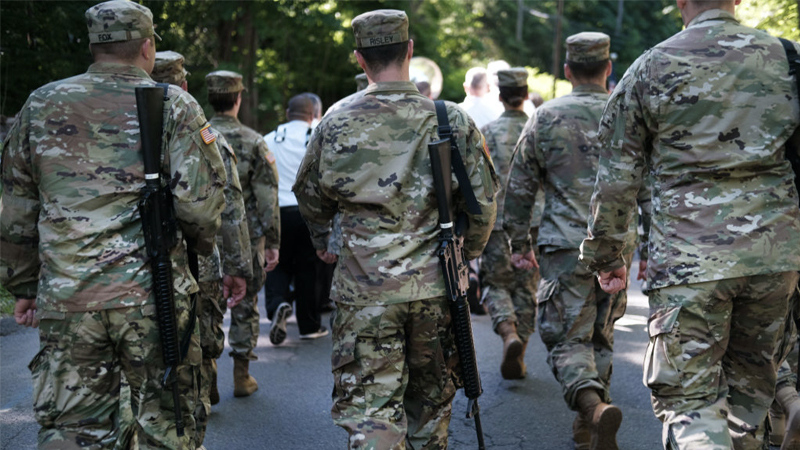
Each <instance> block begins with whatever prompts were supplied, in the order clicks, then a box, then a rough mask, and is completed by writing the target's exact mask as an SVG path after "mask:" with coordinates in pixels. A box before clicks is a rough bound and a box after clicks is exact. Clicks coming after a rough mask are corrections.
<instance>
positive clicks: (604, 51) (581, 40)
mask: <svg viewBox="0 0 800 450" xmlns="http://www.w3.org/2000/svg"><path fill="white" fill-rule="evenodd" d="M610 44H611V38H609V37H608V35H607V34H605V33H596V32H590V31H587V32H583V33H578V34H573V35H572V36H570V37H568V38H567V61H572V62H595V61H605V60H607V59H608V48H609V46H610Z"/></svg>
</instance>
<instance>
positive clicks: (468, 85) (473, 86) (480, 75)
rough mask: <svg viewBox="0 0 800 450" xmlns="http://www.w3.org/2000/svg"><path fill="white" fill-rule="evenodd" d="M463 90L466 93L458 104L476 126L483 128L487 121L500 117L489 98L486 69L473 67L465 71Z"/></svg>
mask: <svg viewBox="0 0 800 450" xmlns="http://www.w3.org/2000/svg"><path fill="white" fill-rule="evenodd" d="M464 92H466V93H467V96H466V98H464V101H463V102H461V103H459V104H458V106H460V107H462V108H464V110H465V111H467V114H469V116H470V117H472V120H473V121H475V125H476V126H477V127H478V128H483V126H484V125H486V124H487V123H489V122H491V121H493V120H496V119H497V118H498V117H500V114H499V113H497V111H495V109H494V102H495V101H496V100H497V99H496V98H495V99H494V100H493V99H491V98H489V96H488V95H487V94H489V78H488V74H487V73H486V69H484V68H483V67H473V68H472V69H469V70H468V71H467V75H466V77H464Z"/></svg>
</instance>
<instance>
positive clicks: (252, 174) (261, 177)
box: [211, 114, 281, 256]
mask: <svg viewBox="0 0 800 450" xmlns="http://www.w3.org/2000/svg"><path fill="white" fill-rule="evenodd" d="M211 125H212V126H213V127H214V129H216V130H217V131H219V132H220V133H222V135H223V136H225V139H226V140H227V141H228V142H229V143H230V144H231V147H233V151H234V152H235V153H236V159H237V160H238V162H237V163H236V169H237V171H238V172H239V182H240V183H241V185H242V193H243V194H244V206H245V210H246V211H247V227H248V228H249V229H250V240H251V241H255V240H257V239H259V238H261V237H265V238H266V248H278V247H279V246H280V243H281V217H280V213H281V212H280V208H278V169H277V167H275V156H274V155H273V154H272V153H270V151H269V148H267V144H266V142H264V138H263V137H262V136H261V135H260V134H258V133H256V132H255V131H254V130H252V129H250V128H248V127H246V126H244V125H242V123H241V122H239V120H238V119H236V118H235V117H231V116H227V115H224V114H217V115H215V116H214V117H212V118H211ZM253 256H255V255H253Z"/></svg>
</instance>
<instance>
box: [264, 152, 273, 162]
mask: <svg viewBox="0 0 800 450" xmlns="http://www.w3.org/2000/svg"><path fill="white" fill-rule="evenodd" d="M266 158H267V161H269V163H270V164H275V154H274V153H272V152H271V151H268V152H267V156H266Z"/></svg>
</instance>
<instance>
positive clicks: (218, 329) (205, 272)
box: [150, 51, 253, 446]
mask: <svg viewBox="0 0 800 450" xmlns="http://www.w3.org/2000/svg"><path fill="white" fill-rule="evenodd" d="M183 62H184V58H183V55H181V54H180V53H177V52H173V51H161V52H157V53H156V62H155V67H154V68H153V73H151V74H150V77H151V78H152V79H153V80H154V81H156V82H159V83H169V84H174V85H176V86H182V85H183V83H184V82H185V81H186V75H187V74H188V72H187V71H186V69H185V68H184V67H183ZM214 135H215V136H216V142H217V146H218V148H219V149H220V155H221V156H222V161H223V163H224V164H225V174H226V176H227V178H228V182H227V183H226V185H225V190H224V193H225V209H224V210H223V211H222V224H221V226H220V228H219V232H218V233H217V238H216V241H219V243H220V244H221V247H222V256H223V258H222V259H220V251H219V246H218V245H217V243H216V242H215V244H214V249H213V253H212V254H211V256H209V257H204V256H201V257H199V258H198V263H199V279H198V280H197V281H198V286H199V288H200V290H199V291H198V293H197V296H196V302H197V303H196V308H197V323H198V324H199V326H200V347H201V349H202V354H203V363H202V365H201V368H200V381H199V386H200V401H199V402H198V403H197V408H196V410H195V420H196V421H197V424H196V426H197V440H196V445H198V446H199V445H201V444H202V443H203V440H204V437H205V430H206V426H207V425H208V416H209V414H210V413H211V399H210V396H209V395H210V391H211V387H212V384H214V383H215V379H216V376H217V366H216V359H217V358H219V357H220V356H221V355H222V351H223V350H224V348H225V333H224V331H223V330H222V322H223V316H224V315H225V310H226V309H227V302H226V299H224V298H223V297H222V276H223V274H225V275H231V276H235V277H241V278H252V276H253V262H252V258H251V255H250V237H249V232H248V230H247V221H246V216H245V210H244V202H243V199H242V187H241V184H240V183H239V174H238V172H237V171H236V170H234V169H235V164H236V162H235V160H236V155H235V154H234V153H233V149H232V148H231V147H230V145H229V144H228V142H227V141H226V140H225V138H224V137H223V136H222V135H220V134H219V133H216V132H215V133H214Z"/></svg>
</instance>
